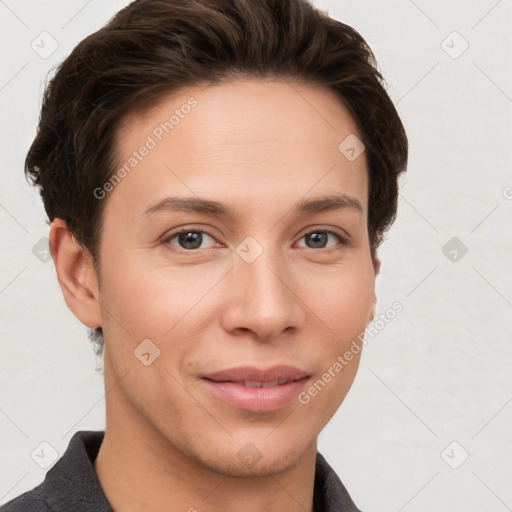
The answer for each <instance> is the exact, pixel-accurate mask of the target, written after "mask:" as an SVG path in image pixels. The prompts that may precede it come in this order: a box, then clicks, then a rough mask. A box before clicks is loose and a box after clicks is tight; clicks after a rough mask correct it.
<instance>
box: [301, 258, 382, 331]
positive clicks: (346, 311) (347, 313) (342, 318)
mask: <svg viewBox="0 0 512 512" xmlns="http://www.w3.org/2000/svg"><path fill="white" fill-rule="evenodd" d="M374 290H375V280H374V276H373V272H372V271H362V270H353V269H348V268H347V269H346V270H344V269H341V270H340V271H339V272H333V273H329V274H326V275H323V276H319V275H317V276H316V277H315V279H314V282H310V283H309V284H307V285H306V287H305V288H304V292H303V295H304V297H305V298H306V300H305V302H306V304H308V306H310V308H311V309H312V311H313V312H314V313H316V314H317V315H318V317H319V318H320V319H321V320H323V322H324V323H325V324H326V326H327V327H328V328H330V330H331V331H332V332H333V334H334V335H336V337H337V338H338V339H341V340H347V339H349V338H352V337H354V336H356V337H357V335H358V334H359V333H360V332H361V331H363V330H364V329H365V327H366V325H367V323H368V321H369V314H370V311H371V309H372V305H373V302H374V296H375V295H374V293H375V291H374Z"/></svg>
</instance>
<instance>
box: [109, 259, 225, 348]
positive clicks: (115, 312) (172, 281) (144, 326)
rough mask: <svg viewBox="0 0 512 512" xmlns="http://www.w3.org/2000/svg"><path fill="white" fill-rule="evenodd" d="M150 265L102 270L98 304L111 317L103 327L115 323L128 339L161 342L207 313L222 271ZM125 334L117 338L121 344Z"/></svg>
mask: <svg viewBox="0 0 512 512" xmlns="http://www.w3.org/2000/svg"><path fill="white" fill-rule="evenodd" d="M150 261H151V260H150V259H149V258H148V259H147V260H146V261H144V259H143V258H137V257H132V258H126V259H124V260H121V259H119V260H118V262H117V264H116V265H110V267H109V268H108V269H106V272H105V275H108V279H106V280H105V283H104V290H103V293H102V303H103V304H104V305H105V308H106V309H108V310H109V312H111V313H112V317H111V318H109V315H104V318H105V320H106V321H107V322H108V323H112V322H113V318H115V321H114V322H117V323H119V324H121V325H122V326H123V327H124V328H125V331H127V332H129V333H130V334H129V336H130V337H131V338H136V339H144V338H150V339H152V338H154V339H155V340H160V341H163V339H166V338H169V337H172V335H173V333H176V332H178V331H180V330H182V325H185V324H186V323H188V322H189V321H190V318H191V316H190V315H191V314H192V315H194V316H195V317H196V316H197V312H199V311H201V310H203V312H204V308H205V307H208V306H210V307H211V301H209V300H208V293H209V291H210V290H211V289H212V286H213V285H214V284H215V283H216V282H218V281H219V279H220V277H222V274H223V270H222V269H219V268H217V269H213V268H210V267H208V266H204V267H202V268H200V267H199V266H194V265H189V266H182V267H171V266H165V265H164V266H162V265H160V266H151V264H150V263H148V262H150ZM107 272H108V273H107ZM217 274H218V275H217ZM127 332H122V333H120V334H121V336H123V337H124V338H126V336H127Z"/></svg>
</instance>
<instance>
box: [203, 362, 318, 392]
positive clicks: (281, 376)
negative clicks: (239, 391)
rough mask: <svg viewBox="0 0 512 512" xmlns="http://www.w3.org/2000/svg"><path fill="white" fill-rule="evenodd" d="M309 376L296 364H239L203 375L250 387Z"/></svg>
mask: <svg viewBox="0 0 512 512" xmlns="http://www.w3.org/2000/svg"><path fill="white" fill-rule="evenodd" d="M305 377H309V374H308V372H306V371H305V370H301V369H300V368H296V367H295V366H286V365H278V366H271V367H270V368H266V369H260V368H255V367H252V366H238V367H236V368H229V369H227V370H221V371H218V372H214V373H210V374H208V375H203V378H205V379H208V380H212V381H215V382H235V383H237V384H243V385H245V386H248V387H260V388H261V387H271V386H277V385H282V384H286V383H287V382H291V381H296V380H300V379H303V378H305Z"/></svg>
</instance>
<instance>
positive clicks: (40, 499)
mask: <svg viewBox="0 0 512 512" xmlns="http://www.w3.org/2000/svg"><path fill="white" fill-rule="evenodd" d="M0 512H52V509H51V508H50V507H49V506H48V504H47V503H46V500H45V498H44V495H43V493H42V492H41V486H40V485H38V486H37V487H35V488H34V489H32V490H30V491H27V492H25V493H23V494H20V495H19V496H17V497H16V498H14V499H12V500H11V501H8V502H7V503H5V504H4V505H2V506H0Z"/></svg>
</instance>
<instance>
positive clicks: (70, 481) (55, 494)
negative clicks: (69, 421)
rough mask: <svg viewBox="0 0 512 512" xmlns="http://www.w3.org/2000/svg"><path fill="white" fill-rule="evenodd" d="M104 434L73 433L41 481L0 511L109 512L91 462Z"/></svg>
mask: <svg viewBox="0 0 512 512" xmlns="http://www.w3.org/2000/svg"><path fill="white" fill-rule="evenodd" d="M104 434H105V432H104V431H79V432H76V433H75V434H74V435H73V437H72V438H71V441H70V442H69V446H68V447H67V449H66V451H65V452H64V454H63V455H62V457H61V458H60V459H59V460H58V461H57V462H56V463H55V464H54V465H53V466H52V467H51V468H50V469H49V470H48V472H47V473H46V475H45V478H44V481H43V482H42V483H40V484H39V485H38V486H37V487H34V488H33V489H31V490H30V491H27V492H25V493H23V494H21V495H20V496H17V497H16V498H14V499H12V500H11V501H9V502H7V503H6V504H4V505H2V506H1V507H0V512H69V511H70V510H73V512H90V511H91V510H94V511H96V512H113V510H112V508H111V506H110V504H109V502H108V500H107V498H106V497H105V494H104V493H103V489H102V488H101V484H100V482H99V480H98V477H97V475H96V472H95V470H94V465H93V464H94V460H95V458H96V456H97V454H98V451H99V448H100V446H101V443H102V441H103V437H104Z"/></svg>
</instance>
